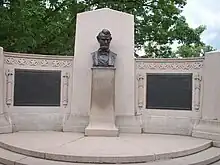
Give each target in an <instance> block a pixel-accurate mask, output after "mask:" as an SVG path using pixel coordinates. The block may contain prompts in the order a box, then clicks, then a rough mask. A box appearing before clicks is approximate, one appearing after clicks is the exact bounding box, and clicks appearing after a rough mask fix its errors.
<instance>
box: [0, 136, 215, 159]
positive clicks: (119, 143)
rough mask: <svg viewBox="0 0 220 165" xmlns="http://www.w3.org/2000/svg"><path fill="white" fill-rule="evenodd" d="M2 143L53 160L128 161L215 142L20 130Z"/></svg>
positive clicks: (181, 152)
mask: <svg viewBox="0 0 220 165" xmlns="http://www.w3.org/2000/svg"><path fill="white" fill-rule="evenodd" d="M5 144H7V145H5ZM0 146H1V147H3V148H5V149H9V150H11V151H14V152H18V153H21V154H26V155H28V156H35V157H36V156H37V157H40V156H41V155H40V156H39V155H37V153H43V154H44V155H43V157H46V158H47V159H52V160H61V161H72V162H97V163H98V162H99V163H100V162H106V163H107V162H108V163H111V162H114V163H119V162H121V163H122V162H123V163H128V162H145V161H146V162H149V161H154V160H163V159H170V158H176V157H180V156H185V155H189V154H193V153H196V152H200V151H203V150H205V149H207V148H209V147H210V146H211V141H210V140H204V139H197V138H191V137H186V136H173V135H156V134H151V135H150V134H121V135H120V137H84V134H75V133H60V132H18V133H13V134H3V135H0ZM28 151H30V152H28ZM33 153H34V154H33ZM32 154H33V155H32ZM40 158H42V157H40Z"/></svg>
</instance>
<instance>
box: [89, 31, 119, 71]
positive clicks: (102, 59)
mask: <svg viewBox="0 0 220 165" xmlns="http://www.w3.org/2000/svg"><path fill="white" fill-rule="evenodd" d="M97 40H98V42H99V44H100V48H99V49H98V50H97V51H95V52H93V53H92V59H93V67H114V66H115V59H116V56H117V54H115V53H113V52H112V51H110V49H109V46H110V42H111V40H112V37H111V33H110V31H109V30H107V29H103V30H102V31H101V32H100V33H99V34H98V36H97Z"/></svg>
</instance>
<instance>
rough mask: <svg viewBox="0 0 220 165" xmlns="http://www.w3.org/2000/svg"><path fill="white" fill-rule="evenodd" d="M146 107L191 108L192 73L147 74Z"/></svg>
mask: <svg viewBox="0 0 220 165" xmlns="http://www.w3.org/2000/svg"><path fill="white" fill-rule="evenodd" d="M146 108H147V109H171V110H192V74H188V73H187V74H180V73H178V74H174V73H172V74H166V73H163V74H147V96H146Z"/></svg>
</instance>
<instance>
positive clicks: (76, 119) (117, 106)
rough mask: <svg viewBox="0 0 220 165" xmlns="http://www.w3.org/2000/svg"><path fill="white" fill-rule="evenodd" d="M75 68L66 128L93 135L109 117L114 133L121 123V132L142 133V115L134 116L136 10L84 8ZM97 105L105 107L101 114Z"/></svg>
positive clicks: (77, 42) (80, 18)
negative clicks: (94, 128) (96, 126)
mask: <svg viewBox="0 0 220 165" xmlns="http://www.w3.org/2000/svg"><path fill="white" fill-rule="evenodd" d="M88 25H89V28H88ZM125 27H126V28H125ZM111 36H112V37H111ZM97 39H98V42H99V43H98V42H97ZM110 42H111V47H110V49H111V50H110V49H109V46H110ZM116 54H117V55H116ZM91 67H92V69H91ZM72 72H73V77H74V78H73V82H72V84H73V92H72V96H71V110H70V112H69V114H68V115H67V116H66V117H65V119H64V125H63V131H77V132H86V134H87V135H88V134H89V133H88V130H90V128H91V126H92V125H94V124H95V125H97V124H98V122H101V123H103V121H101V120H106V121H107V122H106V124H107V123H108V124H107V125H108V126H107V125H106V126H104V125H103V127H108V129H111V130H112V129H113V130H114V131H113V132H114V133H111V134H113V135H114V136H116V135H117V132H118V131H117V128H118V129H119V130H120V132H136V133H140V132H141V127H140V117H139V116H135V89H134V86H135V79H134V77H135V61H134V16H133V15H130V14H127V13H123V12H119V11H115V10H111V9H108V8H103V9H99V10H95V11H90V12H84V13H79V14H78V15H77V23H76V36H75V52H74V64H73V71H72ZM91 84H92V85H91ZM99 88H100V89H99ZM102 92H103V94H102ZM100 95H101V96H100ZM102 101H103V104H102ZM95 107H96V108H100V111H99V113H98V111H94V108H95ZM101 109H102V110H103V112H102V111H101ZM96 110H98V109H96ZM104 112H107V113H106V114H104ZM98 115H100V117H98ZM107 116H108V118H105V117H107ZM94 118H96V119H97V122H95V123H94V122H93V121H94V120H93V119H94ZM109 123H111V124H110V125H111V126H109ZM114 124H115V125H116V126H115V125H114ZM99 125H102V124H99ZM115 127H116V128H115ZM106 129H107V128H106ZM85 130H86V131H85ZM103 135H104V134H103ZM106 135H107V134H106Z"/></svg>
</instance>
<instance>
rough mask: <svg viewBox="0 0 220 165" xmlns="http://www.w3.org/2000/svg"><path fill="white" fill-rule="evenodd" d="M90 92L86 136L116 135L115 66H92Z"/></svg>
mask: <svg viewBox="0 0 220 165" xmlns="http://www.w3.org/2000/svg"><path fill="white" fill-rule="evenodd" d="M91 89H92V93H91V109H90V114H89V125H88V127H87V128H86V129H85V135H86V136H118V129H117V128H116V126H115V120H116V119H115V109H114V107H115V105H114V103H115V68H101V67H99V68H92V88H91Z"/></svg>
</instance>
